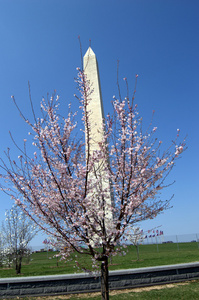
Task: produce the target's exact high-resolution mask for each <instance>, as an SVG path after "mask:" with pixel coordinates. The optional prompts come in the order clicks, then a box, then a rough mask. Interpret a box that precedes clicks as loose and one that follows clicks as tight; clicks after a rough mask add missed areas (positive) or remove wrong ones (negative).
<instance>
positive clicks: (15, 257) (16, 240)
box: [1, 205, 38, 274]
mask: <svg viewBox="0 0 199 300" xmlns="http://www.w3.org/2000/svg"><path fill="white" fill-rule="evenodd" d="M5 216H6V218H5V221H4V222H3V224H2V228H1V240H2V241H3V249H2V251H3V257H4V264H5V262H6V263H7V264H9V265H11V264H14V266H15V270H16V274H20V273H21V264H22V260H23V258H24V257H25V256H26V255H28V254H29V252H30V249H29V248H28V244H29V242H30V241H31V240H32V239H33V237H34V236H35V235H36V233H37V231H38V230H36V225H35V223H33V221H32V220H30V219H29V218H28V217H27V216H26V214H24V213H23V212H22V211H21V210H20V208H19V207H18V206H16V205H14V206H12V208H11V209H10V210H7V211H6V213H5Z"/></svg>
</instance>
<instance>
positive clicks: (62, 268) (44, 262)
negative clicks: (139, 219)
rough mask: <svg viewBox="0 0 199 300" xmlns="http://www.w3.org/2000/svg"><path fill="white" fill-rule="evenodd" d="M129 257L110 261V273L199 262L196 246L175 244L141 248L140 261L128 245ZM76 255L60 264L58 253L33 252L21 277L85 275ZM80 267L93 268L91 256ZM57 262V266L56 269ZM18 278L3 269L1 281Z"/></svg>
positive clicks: (134, 250)
mask: <svg viewBox="0 0 199 300" xmlns="http://www.w3.org/2000/svg"><path fill="white" fill-rule="evenodd" d="M127 250H128V251H127V253H126V255H123V256H120V255H117V256H115V257H113V258H112V261H110V262H109V270H118V269H129V268H141V267H149V266H158V265H168V264H177V263H188V262H195V261H199V248H198V244H197V243H180V244H179V249H178V247H177V245H176V244H174V243H173V244H172V243H171V244H161V245H158V247H157V245H140V246H139V254H140V260H139V261H137V255H136V249H135V247H134V246H129V247H128V249H127ZM76 259H77V258H76V257H75V254H72V255H71V261H70V262H64V261H59V260H57V258H56V257H55V252H48V253H47V252H41V253H33V254H32V255H31V259H30V262H29V263H27V261H26V260H24V262H23V265H22V274H21V275H17V276H18V277H19V276H38V275H53V274H68V273H74V272H82V269H80V270H78V269H76V268H74V260H76ZM78 261H80V264H81V266H82V267H84V268H86V269H88V268H89V267H90V266H91V262H90V257H88V256H80V259H78ZM57 262H58V266H57ZM14 276H16V274H15V270H14V269H12V268H0V278H5V277H14Z"/></svg>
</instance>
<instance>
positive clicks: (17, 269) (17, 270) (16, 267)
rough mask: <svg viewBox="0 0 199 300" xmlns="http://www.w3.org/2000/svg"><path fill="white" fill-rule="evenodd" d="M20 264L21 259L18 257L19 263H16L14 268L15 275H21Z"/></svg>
mask: <svg viewBox="0 0 199 300" xmlns="http://www.w3.org/2000/svg"><path fill="white" fill-rule="evenodd" d="M21 262H22V258H21V257H20V258H19V261H17V262H16V266H15V269H16V274H21Z"/></svg>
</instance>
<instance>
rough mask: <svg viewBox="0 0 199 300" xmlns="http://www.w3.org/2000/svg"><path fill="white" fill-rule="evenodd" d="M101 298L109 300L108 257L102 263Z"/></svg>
mask: <svg viewBox="0 0 199 300" xmlns="http://www.w3.org/2000/svg"><path fill="white" fill-rule="evenodd" d="M101 297H102V300H109V287H108V257H106V258H105V260H104V261H102V263H101Z"/></svg>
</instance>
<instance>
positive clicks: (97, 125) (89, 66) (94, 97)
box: [83, 47, 113, 230]
mask: <svg viewBox="0 0 199 300" xmlns="http://www.w3.org/2000/svg"><path fill="white" fill-rule="evenodd" d="M83 63H84V73H85V75H86V79H87V80H89V83H90V87H91V90H92V93H91V95H90V96H89V98H90V101H89V104H88V110H89V111H90V113H89V115H90V117H89V121H90V143H89V146H90V153H91V154H92V153H93V151H96V150H100V146H99V143H100V142H102V141H103V140H104V131H103V122H104V110H103V103H102V95H101V86H100V77H99V71H98V63H97V59H96V56H95V53H94V52H93V50H92V49H91V47H89V48H88V50H87V52H86V54H85V56H84V61H83ZM86 147H87V146H86ZM107 164H108V159H107V161H100V162H99V163H98V165H97V166H96V169H97V173H98V175H99V176H100V178H101V180H102V187H103V189H104V188H105V189H106V191H107V192H106V197H105V198H106V203H105V208H104V209H105V211H106V213H105V215H106V220H105V224H106V229H107V230H108V228H110V227H111V224H110V223H112V220H113V217H112V213H111V209H110V207H111V206H112V194H111V186H110V181H109V180H108V179H106V178H107V176H106V174H105V172H106V171H105V166H106V165H107ZM95 176H96V175H94V174H93V175H92V174H91V175H90V178H93V180H95V178H94V177H95ZM94 194H95V193H94ZM96 194H97V193H96ZM94 202H95V200H94ZM98 205H99V204H98Z"/></svg>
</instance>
